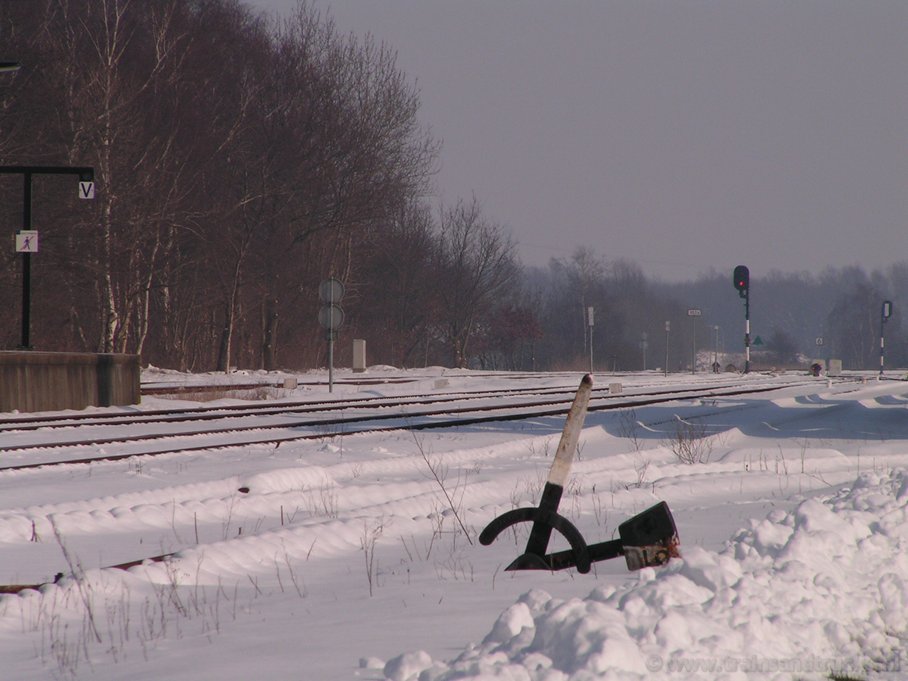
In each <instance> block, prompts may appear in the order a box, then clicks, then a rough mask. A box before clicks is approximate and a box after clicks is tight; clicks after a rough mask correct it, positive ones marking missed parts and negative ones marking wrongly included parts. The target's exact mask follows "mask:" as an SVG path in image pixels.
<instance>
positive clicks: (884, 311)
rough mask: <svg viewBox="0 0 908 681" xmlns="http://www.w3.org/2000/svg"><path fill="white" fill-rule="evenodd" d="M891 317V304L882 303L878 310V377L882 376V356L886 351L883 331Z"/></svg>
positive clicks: (886, 301) (887, 302) (887, 301)
mask: <svg viewBox="0 0 908 681" xmlns="http://www.w3.org/2000/svg"><path fill="white" fill-rule="evenodd" d="M891 316H892V302H891V301H889V300H884V301H883V307H882V308H881V309H880V376H882V375H883V362H884V354H885V351H886V341H885V337H884V335H883V329H884V328H885V326H886V322H887V321H889V318H890V317H891Z"/></svg>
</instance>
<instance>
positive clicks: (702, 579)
mask: <svg viewBox="0 0 908 681" xmlns="http://www.w3.org/2000/svg"><path fill="white" fill-rule="evenodd" d="M680 530H681V536H682V541H683V536H684V534H683V533H684V530H683V527H682V528H680ZM906 548H908V472H906V471H894V472H890V473H886V474H867V475H864V476H862V477H860V478H859V479H858V480H857V481H856V482H855V483H854V485H853V486H852V487H851V489H846V490H843V491H842V492H840V493H839V494H837V495H835V496H833V497H831V498H829V499H827V500H825V501H823V502H821V501H817V500H813V499H811V500H807V501H804V502H803V503H801V504H800V506H798V507H797V508H796V509H795V510H794V511H792V512H790V513H786V512H782V511H774V512H773V513H772V514H770V515H769V517H767V518H766V519H765V520H762V521H751V526H750V527H749V528H748V529H745V530H742V531H741V532H739V533H738V534H737V535H736V536H735V537H734V538H733V539H732V540H731V541H730V542H729V543H728V545H727V546H726V548H725V549H724V550H723V551H721V552H720V553H715V552H711V551H707V550H704V549H702V548H700V547H697V546H691V547H687V548H685V547H684V546H683V545H682V552H683V554H684V557H683V559H681V560H676V561H673V562H672V563H671V564H670V565H669V566H667V567H666V568H663V569H661V570H659V571H654V570H653V569H647V570H644V571H642V572H641V573H640V574H639V580H638V581H637V582H636V583H634V582H631V583H628V584H625V585H622V586H619V587H616V586H608V587H600V588H597V589H595V590H594V591H593V592H592V593H590V594H589V595H588V596H587V597H586V598H574V599H568V600H563V599H558V598H552V597H551V596H549V595H548V594H547V593H545V592H543V591H537V590H534V591H530V592H529V593H526V594H524V595H523V596H522V597H521V598H520V599H519V600H518V601H517V602H516V603H515V604H514V605H512V606H511V607H509V608H508V609H507V610H505V612H504V613H502V614H501V616H500V617H499V618H498V621H497V622H495V624H494V626H493V627H492V630H491V631H490V632H489V634H488V635H487V636H486V637H485V639H484V640H483V641H482V643H480V644H478V645H472V646H470V647H468V648H467V649H466V650H464V651H463V652H462V653H461V654H460V655H459V656H458V657H457V658H456V659H455V660H453V661H451V662H447V663H445V662H439V661H436V660H433V659H431V658H430V657H429V656H428V654H426V653H425V652H420V653H418V654H413V653H410V654H406V655H402V656H400V657H397V658H395V659H393V660H391V661H389V662H388V664H387V665H386V666H385V670H384V673H385V675H386V678H388V679H393V681H413V680H416V679H418V681H451V680H453V679H474V680H477V681H478V680H480V679H492V678H494V679H512V680H514V681H518V680H519V681H567V680H569V679H570V680H574V681H586V680H588V679H597V680H599V679H601V680H615V681H618V680H622V681H623V680H631V679H634V680H637V679H660V678H663V679H668V678H673V679H679V678H703V679H707V678H708V679H728V680H733V679H741V680H744V679H751V680H752V679H754V678H780V679H791V678H798V679H805V680H806V679H827V678H829V675H830V674H831V673H837V674H851V675H860V676H861V678H868V679H872V678H874V677H875V676H876V677H882V676H886V675H887V673H891V672H899V671H901V667H902V661H901V657H900V653H899V651H900V650H901V649H904V647H905V645H906V643H908V584H906V578H908V552H906V550H905V549H906ZM540 582H544V579H542V578H540ZM904 664H905V666H906V671H908V661H906V662H905V663H904ZM889 678H893V677H892V676H889Z"/></svg>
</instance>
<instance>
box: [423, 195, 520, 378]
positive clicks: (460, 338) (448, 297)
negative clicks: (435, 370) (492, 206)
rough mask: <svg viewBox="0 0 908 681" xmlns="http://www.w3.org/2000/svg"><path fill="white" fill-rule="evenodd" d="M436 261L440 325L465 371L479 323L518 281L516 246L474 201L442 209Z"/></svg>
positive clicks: (452, 351) (455, 356)
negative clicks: (471, 343)
mask: <svg viewBox="0 0 908 681" xmlns="http://www.w3.org/2000/svg"><path fill="white" fill-rule="evenodd" d="M435 262H436V272H437V279H436V284H437V291H438V299H439V302H440V315H441V318H440V320H439V327H440V329H441V333H442V336H443V338H444V340H445V342H446V343H447V345H448V347H449V350H450V353H451V359H452V361H453V363H454V365H455V366H458V367H465V366H467V362H468V358H469V354H468V352H469V343H470V339H471V338H472V337H473V334H474V333H475V331H476V324H477V322H478V320H480V319H481V318H482V316H483V315H484V314H487V313H488V312H489V311H491V310H492V309H493V307H494V304H495V301H496V299H498V298H499V297H500V296H502V295H503V294H504V292H505V291H506V290H507V288H508V287H509V286H510V285H511V284H513V283H514V282H515V281H516V275H517V273H518V265H517V260H516V255H515V246H514V242H513V240H512V239H511V237H510V236H509V235H508V234H507V233H506V232H505V231H504V229H503V228H502V227H501V226H500V225H498V224H496V223H493V222H490V221H488V220H487V219H486V218H485V217H483V215H482V212H481V210H480V206H479V202H478V201H477V200H476V199H475V198H474V199H473V200H472V201H471V202H470V203H466V202H464V201H460V202H458V203H457V204H456V205H454V206H453V207H452V208H448V209H443V210H442V215H441V222H440V226H439V236H438V245H437V254H436V257H435Z"/></svg>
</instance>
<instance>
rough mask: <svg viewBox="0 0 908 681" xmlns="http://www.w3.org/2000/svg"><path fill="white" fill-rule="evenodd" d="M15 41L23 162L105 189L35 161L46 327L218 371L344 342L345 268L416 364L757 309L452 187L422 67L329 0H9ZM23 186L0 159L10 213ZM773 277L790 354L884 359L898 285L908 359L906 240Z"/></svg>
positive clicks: (56, 346)
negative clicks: (420, 86)
mask: <svg viewBox="0 0 908 681" xmlns="http://www.w3.org/2000/svg"><path fill="white" fill-rule="evenodd" d="M0 45H2V46H3V51H4V53H3V55H0V56H2V57H3V58H4V59H15V60H16V61H18V62H20V63H21V64H22V68H21V69H20V71H18V72H16V73H12V74H9V73H8V74H0V165H4V166H12V165H74V166H92V167H93V168H94V169H95V181H96V198H95V199H94V200H93V201H82V200H79V199H78V198H77V196H76V185H75V182H74V180H73V178H70V177H64V176H59V177H58V176H51V175H48V176H36V177H35V178H34V180H33V200H32V215H33V227H34V228H35V229H38V230H39V233H40V248H41V250H40V252H39V253H38V254H36V255H35V256H34V257H33V258H32V306H33V314H32V333H31V337H32V340H33V344H34V347H35V349H42V350H75V351H93V352H128V353H140V354H141V355H142V357H143V361H144V362H145V363H150V364H154V365H158V366H165V367H172V368H177V369H182V370H195V371H203V370H213V369H218V370H225V369H227V368H229V367H231V366H238V367H243V368H265V369H273V368H279V367H280V368H293V369H302V368H307V367H314V366H323V365H324V363H325V361H326V358H325V352H326V349H325V342H324V335H325V332H324V330H323V329H321V328H320V327H319V325H318V323H317V312H318V308H319V301H318V286H319V283H320V282H321V281H322V280H324V279H326V278H328V277H335V278H337V279H339V280H341V281H342V282H343V283H344V284H345V287H346V295H345V297H344V299H343V302H342V306H343V308H344V311H345V315H346V321H345V324H344V327H343V328H342V336H341V338H342V342H341V343H340V344H339V348H341V350H340V354H339V357H338V359H339V361H340V362H345V361H349V346H350V343H349V339H352V338H364V339H366V340H367V343H368V354H369V361H370V363H386V364H393V365H396V366H404V367H413V366H424V365H428V364H442V365H448V366H474V367H484V368H490V369H492V368H495V369H537V370H544V369H566V368H575V369H576V368H584V367H585V366H586V365H587V364H588V363H589V361H590V354H591V353H590V351H591V350H592V356H593V359H594V362H595V366H596V368H597V370H606V369H613V368H614V369H619V370H621V369H639V368H642V367H643V366H644V364H645V365H646V366H647V368H654V367H657V366H662V365H663V364H664V362H665V359H666V357H668V361H669V367H670V368H671V369H672V370H677V369H680V368H684V367H687V366H689V363H690V358H691V356H692V354H693V348H694V347H695V346H699V347H706V348H708V347H711V346H710V343H711V339H712V335H711V334H712V331H711V329H713V328H714V327H713V326H712V325H721V328H722V330H723V334H724V338H725V339H726V343H725V345H727V346H728V347H727V349H732V348H733V346H735V345H736V343H735V341H733V340H732V339H733V338H735V337H736V336H742V335H743V331H741V333H737V332H735V331H734V330H733V329H734V328H736V327H739V328H741V327H742V325H743V322H742V321H740V320H741V311H740V309H739V305H737V304H738V303H739V302H740V301H739V300H738V299H737V296H736V294H735V293H734V291H733V290H732V289H731V283H730V273H729V274H728V275H726V274H725V273H723V274H716V275H710V276H707V277H703V278H701V279H700V280H698V281H696V282H693V283H687V284H680V285H677V284H673V285H671V286H668V285H665V284H661V283H659V282H649V281H647V280H646V278H645V277H644V276H643V274H642V271H641V270H640V268H639V267H638V266H637V265H635V264H634V263H630V262H625V261H621V260H618V261H609V260H606V259H604V258H602V257H600V256H599V255H597V254H596V252H595V251H593V250H592V249H589V248H579V249H578V250H577V251H576V252H575V253H574V254H573V256H571V257H570V258H567V259H555V260H553V261H552V262H551V263H550V264H549V266H548V267H546V268H528V267H522V266H521V264H520V263H519V261H518V258H517V255H516V244H515V242H514V240H513V239H512V237H511V236H510V233H509V232H508V230H506V229H505V228H504V227H503V226H502V225H500V224H498V223H497V222H496V221H495V220H493V219H491V218H490V217H488V216H486V215H485V214H484V213H483V210H482V207H481V204H480V202H479V201H478V200H477V199H476V198H475V197H471V198H469V199H460V200H455V201H454V202H453V203H452V204H450V205H437V204H435V203H433V201H432V199H431V196H432V194H433V190H434V187H433V180H434V173H435V170H436V165H437V160H438V153H439V148H440V145H439V143H438V141H437V140H435V139H434V138H433V137H432V136H431V134H430V133H429V131H428V130H427V129H426V128H425V127H424V126H423V125H422V124H421V123H420V121H419V120H418V117H417V116H418V112H419V106H420V101H419V92H418V90H417V89H416V87H415V85H414V84H413V83H412V82H410V81H409V80H408V78H407V77H406V75H405V74H404V73H402V72H401V71H400V69H399V68H398V67H397V64H396V57H395V54H394V52H393V51H392V50H391V49H389V48H388V47H387V46H385V45H379V44H376V43H375V42H374V41H372V40H371V39H370V38H365V39H356V38H354V37H352V36H349V35H341V34H340V33H339V32H338V30H337V29H336V27H335V26H334V24H333V22H332V20H331V18H330V17H329V16H327V15H323V14H321V13H319V12H318V11H316V9H315V8H314V7H313V6H312V5H311V4H308V3H306V2H302V3H300V5H299V6H298V8H297V10H296V12H295V13H294V14H293V15H292V16H291V17H289V18H287V19H285V20H281V21H278V20H276V19H268V18H266V17H263V16H261V15H257V14H255V13H253V12H252V11H251V10H250V9H248V8H247V7H246V6H245V5H243V4H241V3H240V2H238V1H237V0H141V2H140V1H138V0H30V1H29V2H6V3H2V4H0ZM22 195H23V189H22V183H21V181H20V180H19V178H16V177H14V176H12V175H0V218H2V224H3V225H5V226H6V227H5V229H6V230H7V232H8V233H9V234H12V233H13V232H14V231H15V230H16V229H17V228H18V227H17V225H20V224H21V212H22V205H21V204H22ZM515 227H519V226H515ZM8 243H9V242H8ZM0 263H2V269H0V347H2V348H4V349H13V348H15V347H16V346H17V344H18V342H19V324H20V321H19V315H20V305H19V296H20V290H21V268H20V261H19V257H18V256H17V254H15V253H14V252H13V249H12V248H5V249H2V251H0ZM752 278H753V286H754V318H755V320H764V321H762V328H765V329H768V331H766V332H764V333H767V334H768V338H767V340H769V341H770V342H769V343H768V345H767V347H768V348H769V349H772V348H775V350H774V351H777V352H778V353H779V354H778V356H777V357H774V358H771V360H773V361H775V360H777V361H778V362H780V363H789V362H791V361H793V360H794V359H795V358H796V356H797V354H798V353H799V352H800V353H806V352H808V351H812V350H813V349H814V348H813V347H812V346H811V344H812V343H814V340H815V337H818V336H821V335H823V336H825V337H826V338H828V342H829V344H830V346H829V347H830V348H834V349H835V352H836V353H837V355H838V356H841V357H842V358H843V359H844V360H845V361H846V363H847V364H850V365H851V366H852V367H855V368H857V367H860V366H875V362H876V361H877V360H876V356H875V354H874V351H875V349H876V348H878V340H876V337H877V335H878V318H877V319H875V318H874V314H877V315H878V309H879V303H880V302H881V301H882V299H883V297H889V298H891V299H892V300H893V301H894V302H895V303H896V305H895V309H896V312H897V314H896V316H895V317H894V319H893V320H891V321H890V322H889V325H888V327H887V338H889V339H891V340H890V343H889V345H888V347H892V348H893V349H892V351H891V352H892V353H893V354H892V357H893V361H894V362H898V361H901V362H902V363H903V364H904V363H905V361H906V360H908V357H906V347H905V345H906V344H905V340H904V336H903V334H902V332H901V327H900V322H899V316H898V310H899V303H898V301H897V296H896V292H897V291H901V290H905V284H906V283H908V282H906V279H908V265H901V266H896V267H893V268H891V269H890V270H887V272H885V273H873V274H871V275H866V274H864V273H863V272H862V271H860V270H858V269H855V268H848V269H844V270H830V271H828V272H826V273H824V274H822V275H819V276H810V275H782V274H777V273H770V274H769V275H768V276H767V277H759V276H757V273H754V274H753V275H752ZM690 306H696V307H701V308H703V314H704V316H703V318H702V319H699V320H694V321H692V320H691V318H689V317H687V315H686V310H687V309H688V308H689V307H690ZM589 307H593V308H594V310H595V319H596V325H595V327H594V328H593V334H592V337H591V336H590V333H589V326H588V323H587V321H588V320H587V309H588V308H589ZM757 310H759V312H758V311H757ZM666 322H669V323H670V326H671V333H670V334H667V333H666V332H665V323H666ZM343 339H347V342H344V341H343ZM644 341H645V346H644ZM688 349H690V351H689V350H688ZM345 353H346V356H345Z"/></svg>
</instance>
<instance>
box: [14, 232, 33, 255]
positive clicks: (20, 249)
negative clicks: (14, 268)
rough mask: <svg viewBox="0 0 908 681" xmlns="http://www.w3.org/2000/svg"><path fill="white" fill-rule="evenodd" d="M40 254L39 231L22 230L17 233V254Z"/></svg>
mask: <svg viewBox="0 0 908 681" xmlns="http://www.w3.org/2000/svg"><path fill="white" fill-rule="evenodd" d="M37 252H38V230H37V229H20V230H19V231H18V232H16V253H37Z"/></svg>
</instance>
